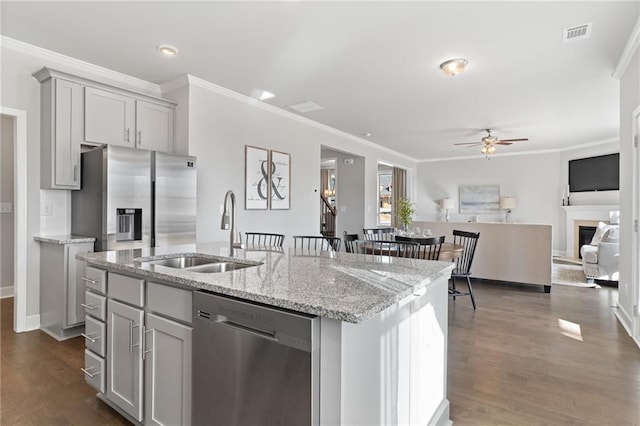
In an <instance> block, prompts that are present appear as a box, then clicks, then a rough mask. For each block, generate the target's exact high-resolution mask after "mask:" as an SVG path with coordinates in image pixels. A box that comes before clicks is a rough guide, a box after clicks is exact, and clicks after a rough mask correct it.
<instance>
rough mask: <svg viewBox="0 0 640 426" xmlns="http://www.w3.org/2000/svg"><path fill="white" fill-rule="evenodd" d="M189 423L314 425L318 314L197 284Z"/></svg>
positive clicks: (317, 360)
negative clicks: (199, 288) (235, 296)
mask: <svg viewBox="0 0 640 426" xmlns="http://www.w3.org/2000/svg"><path fill="white" fill-rule="evenodd" d="M193 324H194V336H193V337H194V339H193V413H192V421H193V424H194V425H225V426H229V425H318V424H319V400H320V398H319V351H318V343H319V339H318V336H319V330H320V321H319V318H317V317H313V316H311V315H306V314H301V313H297V312H291V311H285V310H280V309H274V308H271V307H267V306H264V305H256V304H252V303H247V302H243V301H240V300H237V299H233V298H229V297H223V296H218V295H214V294H211V293H208V292H205V291H196V292H195V293H194V300H193Z"/></svg>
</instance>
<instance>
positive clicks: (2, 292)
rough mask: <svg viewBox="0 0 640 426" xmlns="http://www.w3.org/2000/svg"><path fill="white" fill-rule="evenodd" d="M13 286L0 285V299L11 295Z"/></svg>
mask: <svg viewBox="0 0 640 426" xmlns="http://www.w3.org/2000/svg"><path fill="white" fill-rule="evenodd" d="M13 289H14V287H13V286H11V287H0V299H6V298H7V297H13V295H14V291H13Z"/></svg>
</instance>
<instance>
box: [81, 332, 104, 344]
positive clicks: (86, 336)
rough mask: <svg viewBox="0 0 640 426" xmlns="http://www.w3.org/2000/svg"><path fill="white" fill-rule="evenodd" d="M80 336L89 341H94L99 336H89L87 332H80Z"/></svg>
mask: <svg viewBox="0 0 640 426" xmlns="http://www.w3.org/2000/svg"><path fill="white" fill-rule="evenodd" d="M81 336H82V337H84V338H85V339H87V340H89V341H90V342H91V343H95V342H96V340H98V339H99V338H100V337H95V338H94V337H91V336H89V335H87V334H84V333H82V334H81Z"/></svg>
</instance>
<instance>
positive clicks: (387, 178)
mask: <svg viewBox="0 0 640 426" xmlns="http://www.w3.org/2000/svg"><path fill="white" fill-rule="evenodd" d="M392 188H393V186H392V172H391V170H380V171H378V225H387V226H391V198H392V194H391V192H392Z"/></svg>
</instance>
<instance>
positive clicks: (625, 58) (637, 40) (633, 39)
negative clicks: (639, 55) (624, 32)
mask: <svg viewBox="0 0 640 426" xmlns="http://www.w3.org/2000/svg"><path fill="white" fill-rule="evenodd" d="M638 46H640V17H638V20H637V21H636V26H635V27H633V30H632V31H631V35H630V36H629V40H627V44H626V45H625V46H624V50H623V51H622V55H620V59H619V60H618V65H616V68H615V70H614V71H613V74H612V77H613V78H615V79H617V80H620V79H621V78H622V75H623V74H624V72H625V71H626V70H627V67H628V66H629V63H630V62H631V59H632V58H633V55H634V54H635V53H636V51H637V50H638Z"/></svg>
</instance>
